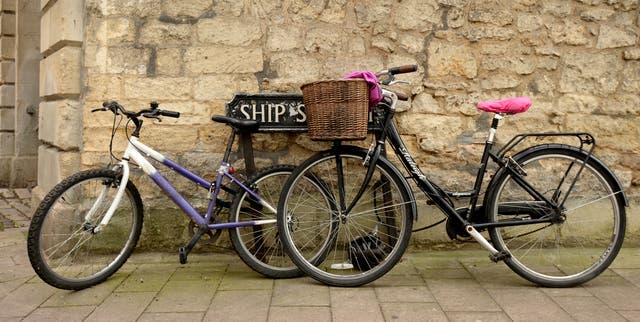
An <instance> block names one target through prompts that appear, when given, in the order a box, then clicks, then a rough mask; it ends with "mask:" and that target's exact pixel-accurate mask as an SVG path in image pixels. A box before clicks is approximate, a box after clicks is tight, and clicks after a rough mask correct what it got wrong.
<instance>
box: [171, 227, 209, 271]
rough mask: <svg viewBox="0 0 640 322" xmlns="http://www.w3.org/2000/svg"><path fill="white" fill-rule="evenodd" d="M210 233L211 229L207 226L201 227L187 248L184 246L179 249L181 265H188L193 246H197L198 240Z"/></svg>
mask: <svg viewBox="0 0 640 322" xmlns="http://www.w3.org/2000/svg"><path fill="white" fill-rule="evenodd" d="M208 231H209V227H207V226H201V227H199V228H198V230H197V231H196V232H195V234H193V237H191V240H190V241H189V243H188V244H187V245H186V246H182V247H180V248H178V255H179V256H180V264H186V263H187V256H188V255H189V253H190V252H191V250H192V249H193V246H195V245H196V243H197V242H198V240H200V237H202V235H204V234H205V233H206V232H208Z"/></svg>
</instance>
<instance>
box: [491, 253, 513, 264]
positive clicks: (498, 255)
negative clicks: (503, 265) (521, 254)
mask: <svg viewBox="0 0 640 322" xmlns="http://www.w3.org/2000/svg"><path fill="white" fill-rule="evenodd" d="M510 257H511V253H509V252H508V251H506V250H503V251H499V252H498V253H496V254H491V255H489V259H491V261H492V262H494V263H497V262H499V261H503V260H505V259H507V258H510Z"/></svg>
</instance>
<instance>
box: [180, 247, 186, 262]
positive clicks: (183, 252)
mask: <svg viewBox="0 0 640 322" xmlns="http://www.w3.org/2000/svg"><path fill="white" fill-rule="evenodd" d="M178 256H179V257H180V264H186V263H187V249H186V248H185V247H184V246H182V247H180V248H178Z"/></svg>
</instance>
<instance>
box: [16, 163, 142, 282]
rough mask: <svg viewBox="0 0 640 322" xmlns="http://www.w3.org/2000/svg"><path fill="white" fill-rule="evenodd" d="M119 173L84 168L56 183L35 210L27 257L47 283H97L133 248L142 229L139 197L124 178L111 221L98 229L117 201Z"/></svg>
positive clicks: (116, 268)
mask: <svg viewBox="0 0 640 322" xmlns="http://www.w3.org/2000/svg"><path fill="white" fill-rule="evenodd" d="M120 179H121V176H120V175H119V174H118V173H117V172H115V171H113V170H109V169H95V170H87V171H83V172H79V173H76V174H74V175H73V176H71V177H69V178H67V179H65V180H64V181H62V182H60V183H59V184H58V185H56V186H55V187H54V188H53V189H52V190H51V191H50V192H49V193H48V194H47V195H46V196H45V198H44V199H43V201H42V202H41V203H40V205H39V206H38V208H37V209H36V211H35V213H34V215H33V219H32V221H31V226H30V227H29V234H28V253H29V260H30V261H31V265H32V266H33V269H34V270H35V272H36V273H37V274H38V276H40V278H42V280H44V281H45V282H47V283H48V284H50V285H52V286H55V287H58V288H62V289H69V290H79V289H83V288H87V287H90V286H93V285H96V284H98V283H100V282H102V281H104V280H106V279H107V278H108V277H109V276H111V275H112V274H113V273H115V272H116V271H117V270H118V269H119V268H120V267H121V266H122V265H123V264H124V263H125V262H126V261H127V259H128V258H129V256H130V255H131V253H132V252H133V249H134V247H135V246H136V243H137V242H138V238H139V237H140V231H141V229H142V220H143V217H142V201H141V199H140V195H139V193H138V190H137V189H136V188H135V186H134V185H133V184H132V183H131V182H128V183H127V186H126V188H125V192H124V194H123V196H122V199H120V202H119V203H118V204H117V205H115V207H116V208H115V212H114V214H113V217H111V220H110V221H109V224H108V225H106V226H104V228H103V229H102V230H98V229H96V227H98V224H99V223H100V221H101V220H102V218H103V217H104V215H105V214H106V212H107V210H108V209H109V207H111V206H112V204H113V203H114V202H115V201H114V197H115V194H116V191H117V190H118V188H119V187H120Z"/></svg>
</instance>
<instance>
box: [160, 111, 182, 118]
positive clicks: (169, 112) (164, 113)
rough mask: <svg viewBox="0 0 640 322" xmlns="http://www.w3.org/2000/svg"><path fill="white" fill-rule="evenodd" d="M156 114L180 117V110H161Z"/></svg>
mask: <svg viewBox="0 0 640 322" xmlns="http://www.w3.org/2000/svg"><path fill="white" fill-rule="evenodd" d="M158 114H160V115H162V116H167V117H174V118H179V117H180V112H174V111H166V110H161V111H160V112H159V113H158Z"/></svg>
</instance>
